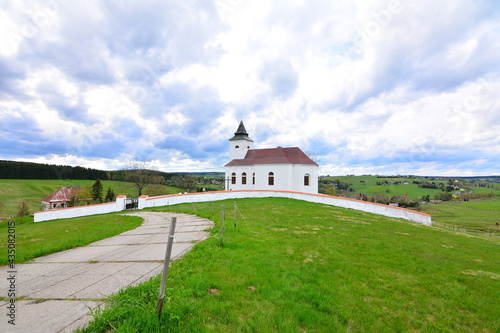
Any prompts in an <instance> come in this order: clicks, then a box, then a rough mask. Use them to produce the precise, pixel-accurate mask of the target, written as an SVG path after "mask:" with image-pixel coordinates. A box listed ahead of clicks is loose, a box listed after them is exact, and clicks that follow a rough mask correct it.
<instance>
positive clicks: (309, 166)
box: [225, 121, 319, 193]
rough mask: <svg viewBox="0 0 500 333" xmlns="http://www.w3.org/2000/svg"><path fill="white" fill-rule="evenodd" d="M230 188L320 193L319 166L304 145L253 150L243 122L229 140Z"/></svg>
mask: <svg viewBox="0 0 500 333" xmlns="http://www.w3.org/2000/svg"><path fill="white" fill-rule="evenodd" d="M229 144H230V148H229V157H230V159H231V161H230V162H229V163H227V164H226V165H225V167H226V191H231V190H276V191H297V192H306V193H318V175H319V165H318V164H317V163H316V162H314V161H313V160H311V159H310V158H309V157H308V156H307V155H306V154H305V153H304V152H303V151H302V150H301V149H300V148H298V147H290V148H282V147H278V148H269V149H253V140H252V139H250V138H249V136H248V133H247V131H246V129H245V125H244V124H243V121H241V122H240V125H239V127H238V129H237V130H236V133H234V136H233V137H232V138H231V139H229Z"/></svg>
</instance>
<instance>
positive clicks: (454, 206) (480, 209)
mask: <svg viewBox="0 0 500 333" xmlns="http://www.w3.org/2000/svg"><path fill="white" fill-rule="evenodd" d="M420 208H421V211H422V212H424V213H427V214H430V215H431V216H432V222H433V225H436V226H439V225H442V224H445V225H448V226H456V227H460V228H466V229H469V230H474V231H482V232H484V233H488V234H491V236H493V235H497V236H500V198H491V199H476V200H470V201H448V202H440V203H439V204H433V203H428V204H424V205H421V206H420Z"/></svg>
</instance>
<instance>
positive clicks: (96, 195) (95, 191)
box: [92, 178, 103, 202]
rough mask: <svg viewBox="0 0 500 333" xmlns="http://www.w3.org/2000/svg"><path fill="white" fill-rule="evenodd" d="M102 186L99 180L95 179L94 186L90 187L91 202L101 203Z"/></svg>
mask: <svg viewBox="0 0 500 333" xmlns="http://www.w3.org/2000/svg"><path fill="white" fill-rule="evenodd" d="M102 191H103V186H102V183H101V180H100V179H99V178H97V180H96V181H95V183H94V185H92V200H94V201H98V202H102Z"/></svg>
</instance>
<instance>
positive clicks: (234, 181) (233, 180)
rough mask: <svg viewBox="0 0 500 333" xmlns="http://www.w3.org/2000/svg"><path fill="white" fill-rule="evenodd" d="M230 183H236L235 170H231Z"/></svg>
mask: <svg viewBox="0 0 500 333" xmlns="http://www.w3.org/2000/svg"><path fill="white" fill-rule="evenodd" d="M231 184H233V185H234V184H236V173H235V172H233V173H232V174H231Z"/></svg>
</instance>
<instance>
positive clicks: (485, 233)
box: [432, 221, 500, 239]
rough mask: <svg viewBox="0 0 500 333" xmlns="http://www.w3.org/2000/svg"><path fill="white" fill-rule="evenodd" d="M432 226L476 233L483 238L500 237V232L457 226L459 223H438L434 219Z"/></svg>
mask: <svg viewBox="0 0 500 333" xmlns="http://www.w3.org/2000/svg"><path fill="white" fill-rule="evenodd" d="M432 226H433V227H437V228H441V229H446V230H452V231H456V232H460V233H465V234H470V235H475V236H477V237H482V238H496V239H500V232H494V231H484V230H473V229H467V228H465V227H461V226H457V225H450V224H445V223H438V222H434V221H432Z"/></svg>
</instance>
